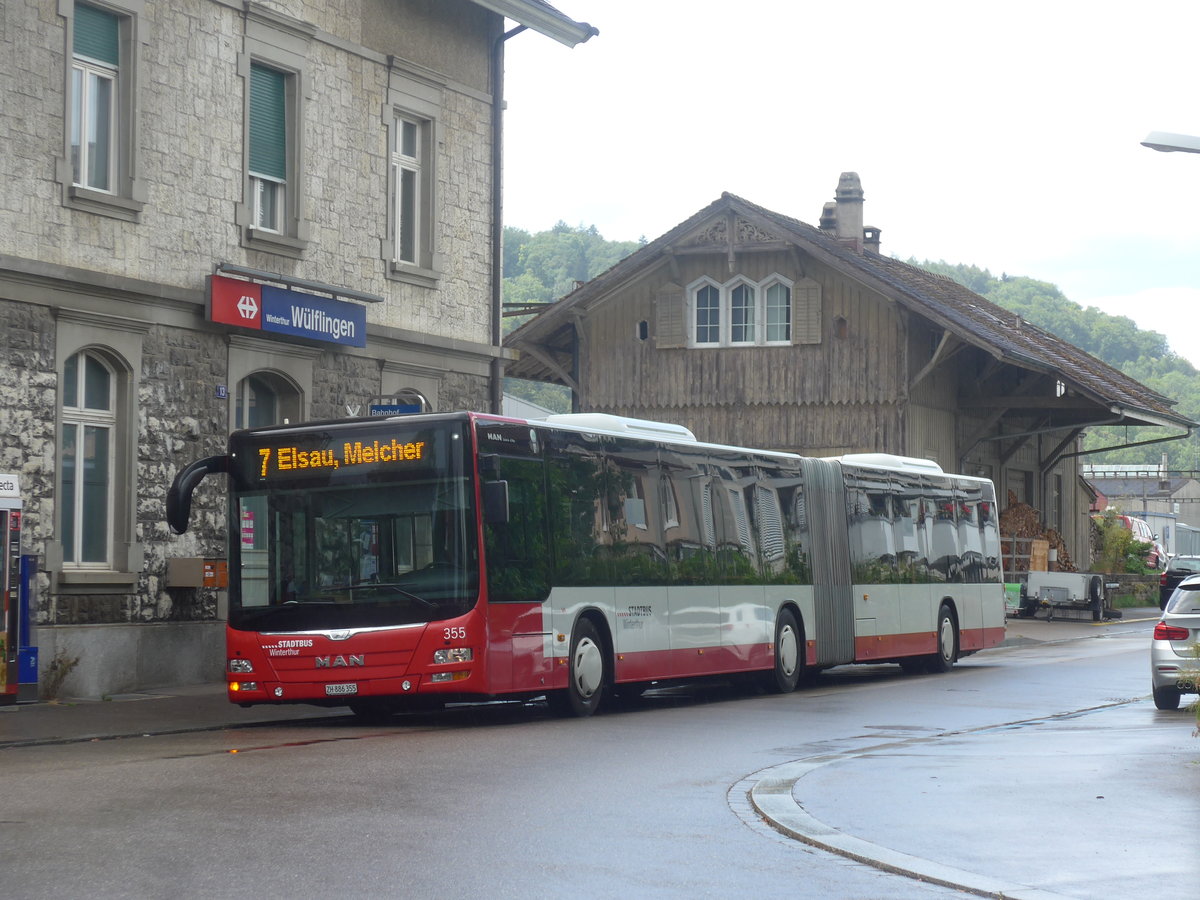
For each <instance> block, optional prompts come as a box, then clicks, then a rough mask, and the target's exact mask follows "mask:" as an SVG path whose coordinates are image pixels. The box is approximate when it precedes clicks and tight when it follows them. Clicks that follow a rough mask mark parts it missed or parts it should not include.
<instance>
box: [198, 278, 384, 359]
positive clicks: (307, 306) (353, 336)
mask: <svg viewBox="0 0 1200 900" xmlns="http://www.w3.org/2000/svg"><path fill="white" fill-rule="evenodd" d="M208 284H209V318H210V319H212V321H214V322H220V323H222V324H224V325H234V326H237V327H238V328H252V329H254V330H256V331H271V332H275V333H276V334H290V335H294V336H296V337H306V338H312V339H313V340H317V341H326V342H328V343H334V344H345V345H347V346H350V347H365V346H367V311H366V309H364V308H363V307H361V306H359V305H357V304H355V303H344V302H343V301H341V300H334V299H332V298H330V297H319V296H317V295H316V294H305V293H303V292H301V291H289V290H287V289H286V288H279V287H274V286H273V285H269V284H256V283H255V282H252V281H242V280H241V279H238V278H225V277H223V276H221V275H213V276H211V277H210V278H209V282H208Z"/></svg>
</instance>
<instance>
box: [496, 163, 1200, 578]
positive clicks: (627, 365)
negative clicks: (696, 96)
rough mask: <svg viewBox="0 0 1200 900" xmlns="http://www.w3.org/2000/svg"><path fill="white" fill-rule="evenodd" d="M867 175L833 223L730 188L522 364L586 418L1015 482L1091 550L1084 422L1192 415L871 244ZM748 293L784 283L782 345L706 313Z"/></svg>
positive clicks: (601, 289)
mask: <svg viewBox="0 0 1200 900" xmlns="http://www.w3.org/2000/svg"><path fill="white" fill-rule="evenodd" d="M857 182H858V180H857V176H854V175H853V173H847V174H846V175H843V183H842V184H841V185H839V191H838V196H839V203H838V204H835V205H834V204H831V205H830V206H832V207H833V208H832V209H830V208H829V207H827V220H823V222H822V225H823V226H824V227H823V228H819V229H818V228H813V227H812V226H809V225H805V224H804V223H802V222H799V221H797V220H795V219H790V218H788V217H784V216H780V215H778V214H776V213H772V212H770V211H769V210H766V209H763V208H762V207H758V206H756V205H754V204H751V203H749V202H747V201H745V200H742V199H741V198H738V197H734V196H732V195H729V194H725V195H723V196H722V197H721V198H720V199H719V200H718V201H716V202H715V203H713V204H712V205H710V206H709V207H707V208H706V209H704V210H701V211H700V212H699V213H697V214H696V215H695V216H693V217H692V218H691V219H689V220H687V221H686V222H684V223H682V224H681V225H679V226H677V227H676V228H675V229H673V230H672V231H670V232H668V233H667V234H666V235H664V236H662V237H660V238H659V239H657V240H655V241H653V242H651V243H650V244H648V245H647V246H645V247H644V248H642V249H640V250H639V251H638V252H636V253H635V254H633V255H632V256H630V257H628V258H627V259H626V260H624V261H622V262H621V263H618V264H617V265H616V266H614V267H613V268H612V269H610V270H609V271H608V272H606V273H604V274H603V275H601V276H599V277H598V278H596V279H593V280H592V281H591V282H588V283H587V284H585V285H583V286H582V287H580V288H579V289H577V290H576V291H574V292H573V293H572V294H570V295H568V296H567V297H565V298H563V299H562V300H560V301H559V302H558V303H556V304H554V305H553V306H551V307H550V308H548V309H547V310H546V311H545V312H543V313H541V314H540V315H538V316H537V317H535V318H534V319H532V320H531V321H529V322H527V323H526V324H525V325H523V326H522V327H521V328H520V329H518V330H517V331H515V332H513V334H512V335H510V336H509V339H508V341H507V344H508V346H509V347H511V348H512V349H514V350H517V351H519V354H520V356H519V358H518V360H517V361H516V362H515V363H511V364H510V365H509V374H510V375H512V376H515V377H522V378H532V379H535V380H548V381H555V382H558V383H561V384H565V385H568V386H569V387H571V389H572V390H573V392H574V402H575V406H576V409H577V410H579V411H582V412H606V413H614V414H618V415H626V416H633V417H637V418H643V419H653V420H659V421H666V422H672V423H676V424H679V425H684V426H686V427H688V428H690V429H691V430H692V431H693V432H694V433H695V434H696V436H697V437H698V438H699V439H700V440H703V441H713V442H718V443H726V444H737V445H741V446H747V447H758V448H766V449H777V450H789V451H794V452H798V453H802V454H805V455H809V456H835V455H840V454H843V453H859V452H884V453H894V454H899V455H902V456H913V457H922V458H929V459H933V460H935V461H936V462H938V463H939V464H940V465H941V466H942V468H943V469H945V470H946V471H953V472H962V473H965V474H970V475H984V476H986V477H990V478H991V479H993V481H995V482H996V486H997V489H998V492H999V494H998V496H999V497H1000V498H1001V503H1002V505H1004V500H1003V498H1005V497H1007V496H1008V495H1009V494H1008V492H1010V491H1011V492H1012V495H1013V496H1015V498H1016V499H1017V500H1019V501H1021V502H1027V503H1029V504H1031V505H1034V506H1036V507H1037V508H1039V509H1040V510H1041V511H1042V514H1043V519H1044V521H1045V523H1046V525H1047V526H1048V527H1051V528H1054V529H1055V530H1057V531H1059V532H1060V533H1061V534H1062V535H1063V537H1064V539H1065V541H1066V543H1067V546H1068V548H1069V549H1070V551H1071V553H1072V555H1073V556H1074V557H1075V558H1077V559H1081V560H1083V559H1087V558H1088V554H1087V551H1088V548H1087V540H1088V529H1087V506H1088V501H1089V499H1090V497H1089V496H1088V494H1087V492H1086V489H1085V488H1084V487H1083V486H1082V484H1081V483H1080V481H1079V477H1078V459H1079V458H1078V456H1075V455H1073V454H1074V453H1076V452H1077V449H1078V440H1079V437H1080V436H1081V434H1082V433H1083V430H1084V429H1085V428H1086V427H1087V425H1088V424H1092V423H1097V422H1100V421H1108V420H1111V419H1112V418H1113V416H1114V414H1113V410H1114V409H1119V410H1120V414H1121V415H1122V416H1123V417H1124V420H1125V421H1128V422H1130V424H1158V425H1168V426H1174V427H1175V428H1176V429H1177V430H1178V429H1184V430H1186V429H1188V428H1190V427H1191V425H1192V423H1190V422H1189V421H1188V420H1187V419H1185V418H1183V417H1181V416H1179V415H1178V414H1176V413H1174V412H1172V411H1171V406H1172V405H1173V404H1172V401H1170V400H1167V399H1166V398H1164V397H1161V396H1160V395H1158V394H1156V393H1154V392H1153V391H1151V390H1149V389H1148V388H1145V387H1144V386H1142V385H1140V384H1138V383H1137V382H1134V381H1132V380H1131V379H1129V378H1127V377H1126V376H1125V375H1123V374H1122V373H1120V372H1118V371H1116V370H1115V369H1111V368H1110V367H1108V366H1106V365H1105V364H1103V363H1101V362H1099V361H1098V360H1095V359H1093V358H1092V357H1089V356H1087V354H1085V353H1083V352H1082V351H1080V350H1079V349H1078V348H1075V347H1072V346H1071V345H1069V344H1065V343H1064V342H1062V341H1060V340H1058V339H1057V338H1054V337H1053V336H1052V335H1048V334H1047V333H1045V332H1041V331H1039V330H1038V329H1035V328H1033V327H1032V326H1030V325H1028V323H1024V322H1022V321H1021V320H1020V319H1019V318H1018V317H1016V316H1014V315H1013V314H1011V313H1008V312H1006V311H1004V310H1002V309H1000V308H999V307H995V306H994V305H992V304H991V303H989V302H988V301H987V300H985V299H984V298H982V297H979V296H977V295H975V294H973V293H971V292H970V291H968V290H967V289H966V288H963V287H961V286H960V285H957V284H955V283H953V282H951V281H949V280H948V279H945V278H942V277H940V276H934V275H932V274H930V273H928V272H924V271H923V270H920V269H917V268H916V267H913V266H909V265H907V264H904V263H901V262H899V261H897V260H894V259H890V258H887V257H884V256H882V255H880V254H879V253H878V252H876V250H877V244H876V245H875V247H874V248H872V247H871V246H870V245H868V244H867V243H866V242H865V240H864V234H865V235H866V236H867V237H868V238H870V237H873V236H874V237H877V234H878V232H877V231H876V230H874V229H869V230H867V231H865V232H864V230H863V229H862V227H861V188H858V187H857ZM847 187H848V189H846V188H847ZM844 195H845V196H848V197H849V200H847V201H846V202H845V203H843V197H844ZM839 218H841V219H842V220H843V221H841V222H840V223H839V222H838V219H839ZM847 222H849V229H848V228H847ZM739 285H744V286H745V287H746V291H745V292H743V293H742V294H741V295H740V296H741V297H743V298H744V297H746V296H755V297H760V296H761V295H762V293H763V292H765V291H767V290H768V289H769V288H770V286H772V285H781V286H783V287H784V288H786V291H787V294H788V296H789V300H790V303H789V305H788V315H787V316H786V319H787V322H786V326H783V325H782V324H781V320H782V319H783V318H784V316H783V314H782V312H781V311H780V310H781V309H782V307H780V308H778V309H776V310H775V311H774V316H775V319H774V321H775V324H776V326H777V327H776V329H775V331H774V337H775V338H778V337H779V336H780V333H781V329H782V332H783V333H786V339H785V340H770V339H769V338H764V335H768V336H769V335H771V334H772V332H770V331H764V322H763V317H764V315H766V313H764V306H763V303H762V301H761V299H760V300H759V301H758V302H759V305H758V306H757V307H756V311H755V312H754V313H753V315H754V316H756V317H757V319H756V321H755V322H754V323H753V325H754V328H756V329H757V332H755V333H756V334H757V336H758V337H757V339H751V338H747V337H746V335H747V334H750V333H751V332H750V331H749V330H748V326H747V325H746V324H745V322H744V321H743V322H742V324H741V325H740V326H739V325H737V324H731V322H733V320H735V319H736V316H737V315H738V314H740V315H741V317H742V319H743V320H744V319H745V318H746V316H747V315H750V314H748V313H746V312H744V311H742V312H740V313H738V312H736V311H734V310H733V309H732V307H731V306H721V307H720V308H719V309H720V313H719V315H718V314H716V313H711V312H710V309H711V307H709V306H706V305H705V304H711V303H712V302H714V301H713V299H712V298H714V297H717V296H721V297H730V296H735V294H734V292H735V291H736V289H737V287H738V286H739ZM706 286H712V288H713V290H712V291H709V292H708V293H707V294H705V287H706ZM783 295H784V291H783V290H778V291H776V292H775V294H774V296H775V297H776V298H778V297H780V296H783ZM724 302H725V301H724V300H722V303H724ZM729 302H730V303H731V304H733V303H736V302H738V301H735V300H730V301H729ZM743 302H744V301H743ZM714 317H720V318H721V324H720V327H721V328H722V329H725V330H724V331H721V332H720V334H721V335H722V338H721V339H720V340H719V341H716V342H713V341H711V340H710V338H711V336H712V335H713V334H716V333H717V332H716V330H714V329H715V326H711V321H712V319H713V318H714ZM739 327H740V328H741V331H731V330H730V329H737V328H739ZM706 329H708V330H706ZM734 333H737V334H740V335H741V336H742V338H744V339H740V340H731V339H729V336H730V335H731V334H734ZM701 336H703V337H704V339H703V340H702V339H701ZM1180 436H1182V434H1181V435H1180Z"/></svg>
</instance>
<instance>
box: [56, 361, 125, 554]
mask: <svg viewBox="0 0 1200 900" xmlns="http://www.w3.org/2000/svg"><path fill="white" fill-rule="evenodd" d="M76 357H78V360H79V363H78V365H77V366H76V379H77V381H76V384H75V391H76V399H77V401H78V403H77V405H75V406H67V405H66V403H65V402H64V403H63V404H62V406H61V413H62V435H63V440H62V442H61V444H60V446H62V447H64V448H65V447H66V440H65V437H66V432H67V429H68V428H74V429H76V431H75V486H74V493H73V495H72V496H71V497H66V496H62V497H61V498H60V500H61V503H62V506H63V510H64V511H65V510H66V509H67V508H68V506H69V507H70V508H71V510H72V520H73V527H72V534H71V544H72V546H73V553H72V558H70V559H67V558H64V559H63V567H64V568H68V569H76V570H83V569H91V570H99V571H108V570H110V569H111V568H112V560H113V530H114V525H115V516H114V514H113V496H114V495H113V483H114V481H115V479H116V456H117V449H118V448H117V434H118V433H117V425H118V417H117V382H118V379H119V378H120V373H119V372H118V371H117V370H116V368H115V367H114V366H113V365H112V363H110V362H109V361H108V360H107V359H105V357H104V356H103V355H102V354H100V353H97V352H96V351H95V350H92V349H85V350H80V351H78V352H77V353H74V354H72V355H71V358H76ZM89 359H91V360H94V361H95V362H97V363H98V364H99V365H100V366H101V367H102V368H103V369H104V372H105V374H106V375H107V376H108V397H107V408H100V407H90V406H87V405H86V403H87V397H86V386H87V362H88V360H89ZM65 388H66V385H65V384H64V385H63V389H64V390H63V396H65ZM88 429H92V430H95V431H102V432H104V433H105V437H106V443H107V452H106V455H107V459H106V464H105V465H106V471H105V472H104V521H103V526H104V558H103V559H99V560H86V561H85V560H84V559H83V558H82V557H83V548H84V529H85V527H86V526H88V525H89V524H93V523H94V520H89V519H88V517H86V516H85V515H84V494H85V491H84V489H83V488H84V465H83V459H84V455H83V452H84V445H85V443H86V434H87V430H88ZM64 468H65V467H64ZM59 527H60V528H63V527H64V526H63V518H62V516H60V517H59ZM64 537H65V535H64ZM64 546H65V542H64Z"/></svg>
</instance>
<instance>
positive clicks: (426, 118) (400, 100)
mask: <svg viewBox="0 0 1200 900" xmlns="http://www.w3.org/2000/svg"><path fill="white" fill-rule="evenodd" d="M445 91H446V86H445V85H443V84H439V83H437V82H435V81H433V80H431V79H430V78H429V75H428V73H421V74H420V75H418V73H416V72H409V71H406V70H404V69H402V68H400V67H399V66H397V67H394V68H393V69H392V70H391V71H390V73H389V78H388V92H387V96H386V98H385V100H384V102H383V105H382V107H381V110H380V113H381V118H380V124H381V125H382V127H383V131H384V140H385V141H386V144H385V145H384V147H383V149H384V151H385V153H386V160H387V165H388V179H387V195H386V197H385V198H383V199H384V202H385V203H386V209H387V233H386V234H384V235H381V236H380V255H381V257H382V259H383V264H384V274H385V276H386V277H387V278H389V279H392V280H394V281H400V282H403V283H405V284H412V285H417V286H419V287H426V288H436V287H438V284H439V281H440V279H441V277H442V270H443V266H444V261H443V259H442V255H441V251H440V250H439V249H438V228H439V225H440V222H441V210H440V206H439V204H440V199H439V193H438V180H439V179H438V166H439V161H438V160H439V156H440V155H441V151H440V150H439V148H440V147H441V146H442V144H443V141H444V138H443V137H442V133H441V131H442V118H443V116H444V106H445V98H444V94H445ZM406 124H407V125H411V126H415V127H416V139H417V140H416V147H415V150H416V153H415V155H414V154H410V153H404V152H403V144H402V141H403V136H404V126H405V125H406ZM405 173H410V174H411V175H412V176H413V186H414V191H415V196H414V197H413V198H412V201H413V202H412V210H413V216H412V221H407V222H406V221H404V219H405V211H404V209H403V207H402V201H403V199H404V197H403V192H402V190H401V188H402V181H403V177H404V174H405ZM409 226H411V232H410V231H409V230H408V227H409ZM409 233H411V236H412V248H411V252H406V250H407V248H403V247H402V243H403V239H404V237H405V235H406V234H409Z"/></svg>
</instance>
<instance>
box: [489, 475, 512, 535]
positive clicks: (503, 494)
mask: <svg viewBox="0 0 1200 900" xmlns="http://www.w3.org/2000/svg"><path fill="white" fill-rule="evenodd" d="M508 515H509V513H508V482H507V481H485V482H484V483H483V523H484V524H485V525H507V524H508Z"/></svg>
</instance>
